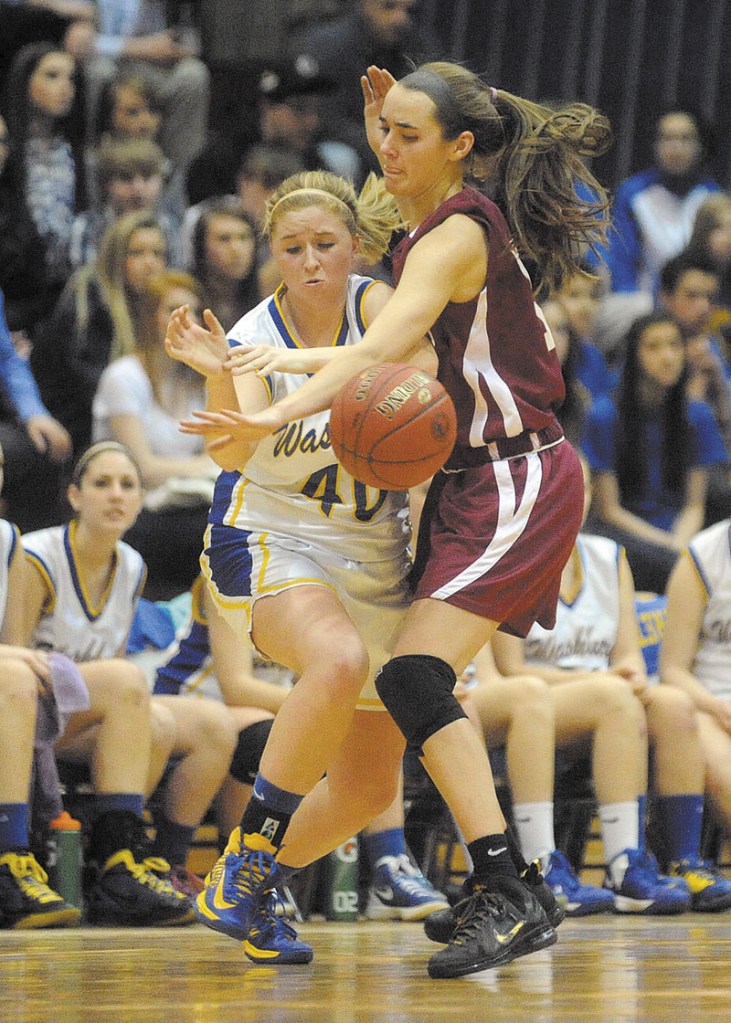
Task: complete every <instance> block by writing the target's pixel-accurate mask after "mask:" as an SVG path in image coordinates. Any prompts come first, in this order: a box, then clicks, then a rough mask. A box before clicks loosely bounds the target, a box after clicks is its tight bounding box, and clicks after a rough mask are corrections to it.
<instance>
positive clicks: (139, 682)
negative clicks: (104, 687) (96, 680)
mask: <svg viewBox="0 0 731 1023" xmlns="http://www.w3.org/2000/svg"><path fill="white" fill-rule="evenodd" d="M105 669H106V671H107V672H108V675H109V681H110V682H111V684H112V686H113V689H114V694H115V702H117V703H124V704H126V705H127V706H128V707H129V706H134V707H141V706H148V705H149V703H150V687H149V685H148V683H147V679H146V678H145V676H144V673H143V672H142V670H141V669H140V668H138V667H137V665H136V664H131V663H130V662H129V661H123V660H122V659H121V658H119V659H117V658H115V659H113V660H110V661H108V662H107V663H106V665H105Z"/></svg>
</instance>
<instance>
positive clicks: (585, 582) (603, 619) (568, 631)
mask: <svg viewBox="0 0 731 1023" xmlns="http://www.w3.org/2000/svg"><path fill="white" fill-rule="evenodd" d="M624 556H625V555H624V548H622V547H620V546H619V545H618V544H616V543H615V542H614V540H609V539H608V538H607V537H604V536H591V535H589V534H586V533H581V534H580V535H579V537H578V538H577V541H576V545H575V547H574V550H573V551H572V554H571V557H572V558H576V559H577V561H578V569H579V572H578V580H579V582H578V586H577V588H576V591H575V592H574V593H571V594H566V593H564V592H563V590H562V592H561V596H560V598H559V602H558V608H557V610H556V626H555V628H553V629H551V630H548V629H544V628H542V626H540V625H538V624H535V625H533V626H532V627H531V630H530V632H529V633H528V635H527V637H526V639H525V647H524V649H525V659H526V662H527V663H528V664H535V665H538V666H541V667H544V668H565V669H574V670H586V671H606V670H607V669H608V668H609V662H610V658H611V656H612V651H613V650H614V646H615V644H616V642H617V629H618V626H619V610H620V588H619V566H620V560H621V559H622V558H623V557H624Z"/></svg>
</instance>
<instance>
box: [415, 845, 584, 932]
mask: <svg viewBox="0 0 731 1023" xmlns="http://www.w3.org/2000/svg"><path fill="white" fill-rule="evenodd" d="M520 880H521V881H522V882H523V884H524V885H526V886H527V887H528V889H529V890H530V891H531V892H532V893H533V895H534V896H535V898H536V899H537V901H538V902H539V903H540V905H541V907H542V909H543V912H544V913H545V914H546V916H547V917H548V922H549V923H550V925H551V927H558V925H559V924H560V923H561V921H562V920H563V919H564V917H565V916H566V911H565V910H564V908H563V907H562V906H561V905H559V903H558V902H557V901H556V896H555V895H554V894H553V892H552V891H551V889H550V888H549V887H548V885H547V884H546V882H545V880H544V879H543V874H542V873H541V868H540V862H539V861H538V860H533V862H532V863H531V864H530V866H529V867H528V869H527V870H524V871H523V873H522V874H521V875H520ZM465 887H467V886H465ZM468 897H469V896H468ZM465 901H466V900H465V899H462V900H460V902H458V903H457V904H456V905H454V906H451V907H450V908H449V909H440V910H439V911H438V912H436V913H432V914H431V916H428V917H427V918H426V920H425V921H424V933H425V934H426V936H427V938H429V940H430V941H435V942H436V943H437V944H439V945H446V944H447V942H448V941H449V939H450V938H451V936H452V932H453V931H454V927H455V924H456V923H457V918H458V917H459V915H460V913H461V911H462V908H463V906H464V903H465ZM541 947H542V946H541Z"/></svg>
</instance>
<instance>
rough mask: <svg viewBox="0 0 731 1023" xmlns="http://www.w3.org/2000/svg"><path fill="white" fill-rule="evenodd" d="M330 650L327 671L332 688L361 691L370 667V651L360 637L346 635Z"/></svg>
mask: <svg viewBox="0 0 731 1023" xmlns="http://www.w3.org/2000/svg"><path fill="white" fill-rule="evenodd" d="M334 647H335V648H334V649H332V650H330V651H328V656H327V662H326V664H327V668H326V670H327V673H328V676H329V679H330V686H331V687H332V688H335V689H337V688H340V687H343V688H344V689H346V690H348V691H351V690H355V691H356V692H360V690H361V689H362V687H363V685H364V684H365V681H366V679H367V678H368V671H369V669H370V661H369V658H368V651H367V650H366V648H365V646H364V645H363V643H362V641H361V640H360V638H358V637H352V638H351V637H347V638H346V637H344V638H343V640H342V642H337V643H335V644H334Z"/></svg>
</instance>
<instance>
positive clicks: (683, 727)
mask: <svg viewBox="0 0 731 1023" xmlns="http://www.w3.org/2000/svg"><path fill="white" fill-rule="evenodd" d="M584 471H585V486H586V507H587V509H588V504H589V500H590V485H589V476H588V471H587V469H586V466H584ZM493 651H494V654H495V661H496V663H497V666H498V668H499V670H500V672H501V674H503V675H524V674H534V675H537V676H539V677H540V678H542V679H543V680H544V681H545V682H546V683H547V684H548V686H549V691H550V695H551V698H552V702H553V706H554V713H555V722H556V746H557V748H558V749H559V750H561V751H562V752H563V754H564V758H568V759H569V760H571V759H572V758H573V759H576V755H577V753H578V754H579V755H585V754H586V752H587V750H588V749H590V750H591V756H592V776H593V781H594V787H595V791H596V795H597V800H598V802H599V817H600V822H601V827H602V838H603V841H604V846H605V853H606V857H607V863H608V868H607V876H606V879H605V887H607V888H608V889H610V891H611V892H612V893H613V895H614V909H615V911H616V912H634V913H673V912H682V911H683V910H684V909H687V908H689V903H690V899H689V897H688V889H690V897H691V899H692V908H693V909H696V910H704V911H717V910H720V909H726V908H728V907H729V906H731V885H730V884H729V883H728V882H727V881H725V880H724V879H723V877H721V876H720V875H717V874H716V873H715V872H714V870H713V868H712V867H710V866H709V865H708V864H705V863H704V862H702V861H701V859H700V845H701V824H702V818H703V805H704V798H703V792H704V769H703V757H702V751H701V746H700V741H699V736H698V729H697V724H696V715H695V713H694V708H693V705H692V703H691V701H690V700H688V699H687V697H685V696H684V694H682V693H680V692H679V691H677V690H673V689H671V688H670V687H667V686H659V685H650V684H648V679H647V672H646V669H645V662H644V658H643V656H642V653H641V651H640V645H639V631H638V628H637V620H636V617H635V610H634V583H633V580H632V574H631V571H630V568H629V565H628V563H627V560H626V557H625V555H624V551H623V550H622V548H620V547H619V546H618V545H617V544H616V543H615V542H614V541H613V540H609V539H607V538H606V537H600V536H589V535H583V534H580V535H579V537H578V539H577V542H576V545H575V547H574V550H573V553H572V555H571V558H570V559H569V561H568V563H567V565H566V567H565V568H564V571H563V573H562V577H561V595H560V599H559V604H558V609H557V614H556V626H555V628H554V629H552V630H550V631H548V630H546V629H543V628H542V627H541V626H539V625H537V624H536V625H534V626H533V627H532V628H531V630H530V632H529V633H528V635H527V637H526V638H525V639H524V640H518V639H516V638H514V637H511V636H506V635H503V634H500V635H498V636H496V637H494V639H493ZM485 692H486V694H488V695H487V700H488V705H487V706H488V708H489V687H486V689H485ZM648 738H649V743H650V746H651V748H652V753H653V768H654V770H653V790H654V793H655V798H656V804H657V807H658V811H659V813H658V816H659V819H660V822H661V826H662V834H661V835H660V836H658V837H659V838H660V839H661V840H662V843H663V849H664V858H665V859H666V860H667V862H668V864H669V873H670V874H671V875H672V880H668V878H666V877H664V876H663V875H661V874H659V872H658V867H657V863H656V861H655V859H654V857H652V856H651V855H650V854H649V853H647V852H645V849H644V827H645V822H644V803H645V796H646V792H647V782H648V770H647V768H648V746H647V741H648ZM547 806H550V804H544V805H543V807H540V806H538V805H532V806H530V807H529V808H525V807H517V808H516V820H518V818H519V817H520V818H522V819H523V823H522V825H521V824H518V827H519V830H520V828H521V827H522V829H523V832H524V834H525V835H526V837H527V836H529V835H532V836H533V840H534V841H535V842H537V843H538V845H539V847H540V845H541V843H543V842H550V845H548V846H544V849H546V850H547V851H548V852H549V853H553V855H552V856H551V862H550V864H547V866H549V867H550V868H551V869H549V871H548V874H547V876H546V881H547V883H548V884H560V885H562V887H563V888H564V889H569V888H570V887H571V886H572V883H573V881H574V880H575V878H573V877H572V876H571V875H572V872H571V871H570V868H569V866H568V863H567V862H566V861H565V859H564V857H562V856H561V855H560V854H559V855H558V857H557V856H556V854H555V852H554V850H555V843H554V841H553V838H554V836H553V823H552V822H553V809H552V806H551V807H550V812H547ZM552 875H553V876H552Z"/></svg>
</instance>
